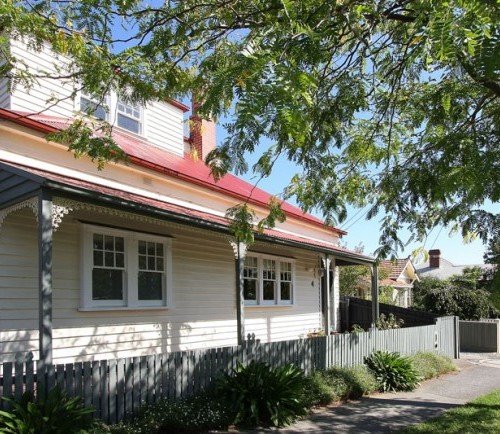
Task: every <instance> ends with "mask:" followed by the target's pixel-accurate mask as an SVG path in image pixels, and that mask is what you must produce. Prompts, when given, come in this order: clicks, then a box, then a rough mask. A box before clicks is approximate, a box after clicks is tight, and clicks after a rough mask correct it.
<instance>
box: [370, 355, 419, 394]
mask: <svg viewBox="0 0 500 434" xmlns="http://www.w3.org/2000/svg"><path fill="white" fill-rule="evenodd" d="M364 363H365V365H366V366H367V367H368V369H369V370H370V371H371V372H372V373H373V375H374V376H375V378H376V379H377V381H378V383H379V387H380V391H382V392H396V391H409V390H414V389H415V388H416V387H417V385H418V381H419V376H418V373H417V371H416V370H415V368H414V366H413V364H412V363H411V360H410V359H409V358H407V357H403V356H401V355H400V354H399V353H390V352H388V351H375V352H374V353H372V355H370V356H369V357H365V359H364Z"/></svg>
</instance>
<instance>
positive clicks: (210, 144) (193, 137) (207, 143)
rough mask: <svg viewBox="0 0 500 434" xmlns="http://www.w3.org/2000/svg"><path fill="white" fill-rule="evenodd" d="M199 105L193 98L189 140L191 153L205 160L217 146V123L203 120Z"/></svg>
mask: <svg viewBox="0 0 500 434" xmlns="http://www.w3.org/2000/svg"><path fill="white" fill-rule="evenodd" d="M198 105H199V104H198V103H197V102H196V101H195V99H194V97H193V101H192V105H191V107H192V114H191V117H190V118H189V138H190V141H191V151H192V152H193V154H195V155H196V157H197V158H199V159H202V160H205V157H206V156H207V154H208V153H209V152H210V151H211V150H212V149H214V148H215V146H216V145H217V137H216V131H215V122H214V121H212V120H210V119H203V118H201V117H200V116H199V115H198V114H197V111H198Z"/></svg>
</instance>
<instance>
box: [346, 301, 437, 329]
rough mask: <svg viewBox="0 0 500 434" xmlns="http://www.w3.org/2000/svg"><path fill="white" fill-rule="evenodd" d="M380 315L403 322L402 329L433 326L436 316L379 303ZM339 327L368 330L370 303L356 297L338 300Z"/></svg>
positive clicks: (370, 313)
mask: <svg viewBox="0 0 500 434" xmlns="http://www.w3.org/2000/svg"><path fill="white" fill-rule="evenodd" d="M379 311H380V314H384V315H385V316H389V315H390V314H393V315H394V316H395V317H396V318H398V319H402V320H403V327H416V326H423V325H429V324H434V323H435V322H436V318H438V317H439V315H436V314H434V313H431V312H423V311H421V310H416V309H408V308H405V307H400V306H394V305H392V304H385V303H379ZM340 312H341V315H340V322H341V324H340V326H341V329H342V331H349V330H351V328H352V326H353V325H354V324H357V325H358V326H360V327H362V328H364V329H368V328H369V327H370V325H371V323H372V302H371V301H370V300H363V299H361V298H356V297H347V296H343V297H341V298H340Z"/></svg>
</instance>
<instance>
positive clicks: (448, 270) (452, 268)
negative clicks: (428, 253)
mask: <svg viewBox="0 0 500 434" xmlns="http://www.w3.org/2000/svg"><path fill="white" fill-rule="evenodd" d="M470 267H480V268H482V269H483V270H487V269H489V268H490V266H489V265H488V264H470V265H455V264H453V263H452V262H451V261H449V260H448V259H446V258H443V256H441V257H440V258H439V268H438V267H431V266H430V264H429V261H426V262H424V263H422V264H419V265H418V266H417V267H416V269H417V273H418V274H419V275H420V276H421V277H435V278H437V279H441V280H445V279H448V278H450V277H451V276H453V275H455V274H462V272H463V271H464V269H465V268H470Z"/></svg>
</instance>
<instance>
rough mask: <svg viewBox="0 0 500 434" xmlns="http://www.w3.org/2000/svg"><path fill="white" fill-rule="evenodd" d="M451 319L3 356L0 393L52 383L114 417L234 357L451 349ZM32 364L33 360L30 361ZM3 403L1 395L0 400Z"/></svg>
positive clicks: (196, 381) (228, 364)
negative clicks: (139, 348)
mask: <svg viewBox="0 0 500 434" xmlns="http://www.w3.org/2000/svg"><path fill="white" fill-rule="evenodd" d="M458 339H459V338H458V320H457V318H456V317H444V318H438V319H437V321H436V324H433V325H428V326H421V327H409V328H405V329H395V330H384V331H380V330H378V331H377V330H372V331H369V332H365V333H359V334H354V333H351V334H338V335H331V336H323V337H314V338H308V339H298V340H291V341H281V342H272V343H259V342H249V343H248V344H246V345H245V346H235V347H224V348H210V349H200V350H193V351H180V352H175V353H169V354H155V355H150V356H143V357H131V358H121V359H111V360H99V361H97V360H96V361H89V362H76V363H67V364H58V365H54V366H51V367H49V368H48V369H47V368H45V369H44V368H43V367H42V366H40V365H39V362H38V363H37V362H36V361H31V360H28V361H17V362H8V363H3V365H2V366H1V367H2V371H1V372H2V373H3V376H2V377H0V396H4V397H13V398H16V399H18V398H20V397H21V396H22V394H23V393H24V392H26V391H31V392H35V393H37V392H38V393H40V392H41V391H46V390H50V389H51V388H52V387H53V386H54V385H55V384H57V385H59V387H61V389H62V390H64V391H65V392H66V393H67V395H68V396H80V397H81V398H82V402H83V403H84V404H85V406H92V407H93V408H94V417H95V418H99V419H102V420H104V421H106V422H108V423H115V422H118V421H120V420H122V419H123V418H125V417H126V416H127V415H130V414H134V413H136V412H137V411H138V410H139V409H140V408H141V407H142V406H144V405H145V404H153V403H155V402H157V401H158V400H160V399H163V398H167V399H176V398H184V397H188V396H191V395H193V394H196V393H198V392H199V391H201V390H203V389H206V388H207V387H209V386H210V385H211V384H213V383H214V381H215V380H216V379H217V377H218V376H220V375H221V374H222V373H224V372H229V371H230V370H231V369H232V368H235V367H236V365H237V363H238V362H240V363H242V364H248V363H249V362H250V361H252V360H256V361H263V362H267V363H268V364H270V365H271V366H279V365H283V364H286V363H293V364H295V365H297V366H299V367H300V368H301V369H303V370H304V372H306V373H307V374H309V373H311V372H312V371H314V370H317V369H326V368H328V367H330V366H334V365H335V366H342V367H348V366H355V365H358V364H361V363H363V358H364V357H366V356H368V355H370V354H371V353H372V352H373V351H375V350H388V351H397V352H400V353H402V354H412V353H415V352H419V351H436V352H440V353H443V354H446V355H448V356H450V357H453V358H457V357H458V350H457V348H458ZM37 365H39V366H37ZM0 406H3V408H8V402H5V401H4V402H3V404H0Z"/></svg>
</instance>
